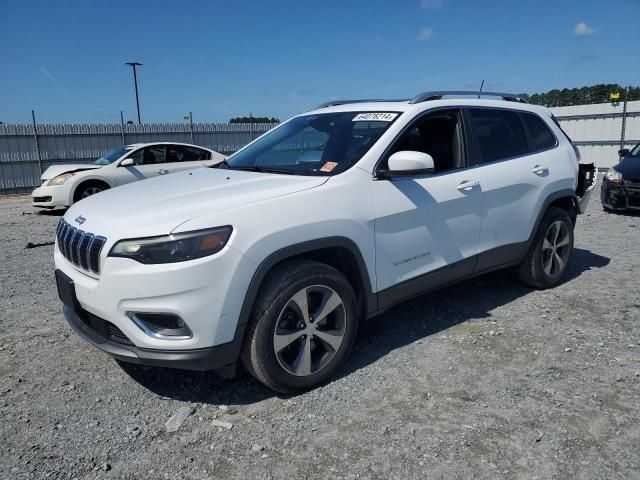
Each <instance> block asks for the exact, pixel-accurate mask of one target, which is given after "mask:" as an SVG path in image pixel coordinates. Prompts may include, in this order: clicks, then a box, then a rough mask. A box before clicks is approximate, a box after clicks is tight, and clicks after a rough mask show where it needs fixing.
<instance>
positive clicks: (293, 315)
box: [241, 260, 358, 394]
mask: <svg viewBox="0 0 640 480" xmlns="http://www.w3.org/2000/svg"><path fill="white" fill-rule="evenodd" d="M356 312H357V309H356V296H355V293H354V291H353V288H352V287H351V285H350V284H349V282H348V280H347V279H346V278H345V277H344V275H342V274H341V273H340V272H339V271H337V270H336V269H335V268H333V267H330V266H328V265H325V264H323V263H319V262H315V261H310V260H292V261H288V262H286V263H284V264H282V265H280V266H278V267H276V268H275V269H274V270H273V271H272V272H270V273H269V275H268V276H267V278H266V279H265V281H264V283H263V287H262V289H261V291H260V293H259V294H258V298H257V299H256V303H255V305H254V308H253V312H252V315H251V320H250V322H249V325H248V329H247V337H246V339H245V342H244V345H243V350H242V354H241V359H242V362H243V364H244V365H245V368H246V369H247V370H248V371H249V373H251V375H253V376H254V377H255V378H256V379H258V380H259V381H260V382H262V383H263V384H265V385H266V386H267V387H269V388H271V389H273V390H275V391H277V392H281V393H287V394H290V393H296V392H301V391H305V390H309V389H311V388H313V387H316V386H318V385H320V384H322V383H323V382H325V381H326V380H327V379H328V378H329V377H330V376H331V375H332V374H333V373H334V372H335V371H336V370H337V369H338V368H339V367H340V366H341V365H342V364H343V363H344V361H345V359H346V358H347V356H348V355H349V352H350V351H351V348H352V346H353V343H354V341H355V337H356V332H357V329H358V318H357V314H356Z"/></svg>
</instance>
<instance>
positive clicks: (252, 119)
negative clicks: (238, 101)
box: [229, 116, 280, 123]
mask: <svg viewBox="0 0 640 480" xmlns="http://www.w3.org/2000/svg"><path fill="white" fill-rule="evenodd" d="M229 123H280V119H279V118H275V117H271V118H269V117H254V116H250V117H233V118H232V119H230V120H229Z"/></svg>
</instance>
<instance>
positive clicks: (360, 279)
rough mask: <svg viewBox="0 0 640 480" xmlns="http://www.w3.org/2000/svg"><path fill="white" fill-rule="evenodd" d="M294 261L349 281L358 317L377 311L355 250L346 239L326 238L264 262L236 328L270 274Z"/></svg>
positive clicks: (243, 321)
mask: <svg viewBox="0 0 640 480" xmlns="http://www.w3.org/2000/svg"><path fill="white" fill-rule="evenodd" d="M293 259H307V260H315V261H317V262H321V263H325V264H327V265H330V266H331V267H333V268H335V269H336V270H338V271H339V272H340V273H342V274H343V275H344V276H345V277H346V278H347V280H349V283H351V286H352V287H353V289H354V291H355V292H356V295H358V306H359V310H360V311H359V314H360V315H361V316H362V315H367V314H369V313H371V312H373V311H375V310H377V297H376V295H375V294H374V293H373V290H372V288H371V277H370V275H369V271H368V269H367V265H366V263H365V261H364V258H363V256H362V253H361V252H360V249H359V248H358V246H357V245H356V244H355V242H354V241H353V240H351V239H349V238H346V237H328V238H321V239H317V240H310V241H306V242H302V243H298V244H295V245H290V246H287V247H284V248H282V249H280V250H277V251H276V252H274V253H272V254H271V255H269V256H268V257H267V258H265V259H264V260H263V261H262V263H260V265H258V268H257V269H256V270H255V272H254V274H253V277H252V278H251V282H250V283H249V288H248V289H247V293H246V294H245V298H244V302H243V304H242V309H241V311H240V318H239V319H238V320H239V321H238V325H244V324H246V323H247V322H248V321H249V316H250V315H251V309H252V308H253V304H254V302H255V299H256V297H257V295H258V292H259V291H260V288H261V286H262V284H263V282H264V279H265V278H266V277H267V275H268V274H269V272H271V271H272V270H273V269H274V268H275V267H276V266H278V265H280V264H281V263H283V262H285V261H287V260H293Z"/></svg>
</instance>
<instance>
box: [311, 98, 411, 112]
mask: <svg viewBox="0 0 640 480" xmlns="http://www.w3.org/2000/svg"><path fill="white" fill-rule="evenodd" d="M406 101H407V99H406V98H403V99H402V100H387V99H384V98H369V99H365V100H332V101H330V102H325V103H321V104H320V105H318V106H317V107H314V108H313V110H318V109H320V108H327V107H335V106H336V105H347V104H349V103H370V102H406Z"/></svg>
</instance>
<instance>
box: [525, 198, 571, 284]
mask: <svg viewBox="0 0 640 480" xmlns="http://www.w3.org/2000/svg"><path fill="white" fill-rule="evenodd" d="M573 228H574V226H573V222H572V221H571V217H569V214H568V213H567V211H566V210H563V209H562V208H557V207H551V208H549V210H548V211H547V213H545V215H544V217H543V218H542V222H540V226H539V227H538V231H537V232H536V235H535V237H534V239H533V242H532V244H531V246H530V247H529V251H528V252H527V256H526V257H525V259H524V260H523V262H522V263H521V264H520V267H519V270H518V274H519V276H520V280H522V281H523V282H524V283H525V284H527V285H529V286H531V287H535V288H541V289H544V288H551V287H555V286H556V285H557V284H558V283H560V281H561V280H562V276H563V275H564V273H565V272H566V271H567V267H568V265H569V260H570V259H571V255H572V253H573Z"/></svg>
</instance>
